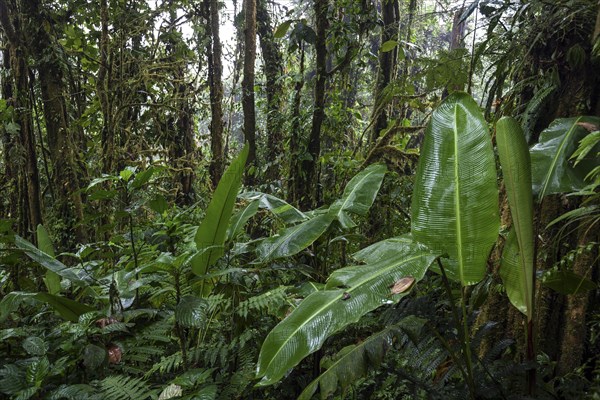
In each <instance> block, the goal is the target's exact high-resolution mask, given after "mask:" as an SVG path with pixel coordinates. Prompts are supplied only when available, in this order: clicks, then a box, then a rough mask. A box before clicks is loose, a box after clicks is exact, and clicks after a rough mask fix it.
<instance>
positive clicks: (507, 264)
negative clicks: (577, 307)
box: [496, 117, 534, 320]
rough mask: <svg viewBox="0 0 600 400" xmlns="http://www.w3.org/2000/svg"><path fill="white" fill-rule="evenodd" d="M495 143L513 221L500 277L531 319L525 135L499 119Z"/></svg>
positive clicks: (531, 266)
mask: <svg viewBox="0 0 600 400" xmlns="http://www.w3.org/2000/svg"><path fill="white" fill-rule="evenodd" d="M496 144H497V147H498V156H499V158H500V165H501V166H502V175H503V177H504V185H505V187H506V194H507V196H508V204H509V206H510V214H511V217H512V221H513V231H511V233H509V237H508V240H507V243H506V245H505V247H504V253H503V255H502V265H501V267H500V276H501V277H502V281H503V282H504V286H505V287H506V293H507V294H508V298H509V299H510V302H511V303H512V304H513V305H514V306H515V307H516V308H517V309H519V311H521V312H522V313H523V314H525V315H526V316H527V319H528V320H531V318H533V269H534V261H533V257H534V248H533V246H534V242H533V193H532V189H531V159H530V157H529V149H528V147H527V142H526V141H525V134H524V133H523V130H522V129H521V126H520V125H519V124H518V123H517V121H516V120H515V119H513V118H509V117H504V118H501V119H500V120H499V121H498V123H497V124H496ZM515 239H516V240H515Z"/></svg>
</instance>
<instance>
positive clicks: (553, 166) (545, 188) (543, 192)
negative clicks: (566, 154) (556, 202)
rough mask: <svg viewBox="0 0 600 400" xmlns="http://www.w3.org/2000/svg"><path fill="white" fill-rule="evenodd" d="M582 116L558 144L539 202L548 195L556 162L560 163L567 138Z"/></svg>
mask: <svg viewBox="0 0 600 400" xmlns="http://www.w3.org/2000/svg"><path fill="white" fill-rule="evenodd" d="M581 118H582V117H578V118H577V119H576V120H575V122H573V124H572V125H571V127H570V128H569V131H568V132H567V134H566V135H565V136H563V138H562V140H561V141H560V145H559V146H558V149H557V150H556V154H555V155H554V157H553V159H552V162H551V163H550V168H549V169H548V173H547V174H546V179H544V184H543V185H542V190H540V194H539V196H538V203H541V202H542V200H543V199H544V197H545V196H546V190H547V189H548V184H549V182H550V178H551V177H552V175H554V170H555V169H556V164H557V163H558V156H559V155H560V154H562V153H563V149H564V147H565V146H566V143H567V139H569V138H570V137H571V135H572V134H573V131H574V130H575V127H576V126H577V124H578V123H579V121H580V120H581Z"/></svg>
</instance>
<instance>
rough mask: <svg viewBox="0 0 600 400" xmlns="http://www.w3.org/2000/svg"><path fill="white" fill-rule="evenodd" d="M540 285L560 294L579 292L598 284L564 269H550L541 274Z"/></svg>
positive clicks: (588, 289)
mask: <svg viewBox="0 0 600 400" xmlns="http://www.w3.org/2000/svg"><path fill="white" fill-rule="evenodd" d="M542 285H544V286H546V287H549V288H550V289H552V290H554V291H556V292H558V293H562V294H567V295H569V294H579V293H585V292H588V291H590V290H595V289H596V288H597V287H598V286H597V285H596V284H595V283H594V282H593V281H591V280H589V279H588V278H586V277H584V276H581V275H578V274H576V273H575V272H573V271H570V270H565V269H550V270H548V271H544V273H543V274H542Z"/></svg>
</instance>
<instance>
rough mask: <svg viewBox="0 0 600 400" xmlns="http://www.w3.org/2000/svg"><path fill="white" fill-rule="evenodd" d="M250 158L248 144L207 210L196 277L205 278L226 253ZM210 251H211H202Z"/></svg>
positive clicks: (198, 236) (194, 260)
mask: <svg viewBox="0 0 600 400" xmlns="http://www.w3.org/2000/svg"><path fill="white" fill-rule="evenodd" d="M247 157H248V145H247V144H246V145H245V146H244V148H243V149H242V151H241V153H240V154H239V155H238V157H237V158H236V159H235V160H233V162H232V163H231V164H230V165H229V167H227V169H226V170H225V172H224V173H223V177H222V178H221V180H220V181H219V184H218V185H217V189H216V190H215V193H214V194H213V197H212V199H211V201H210V203H209V205H208V208H207V209H206V216H205V217H204V219H203V220H202V223H201V224H200V226H199V227H198V231H197V233H196V237H195V238H194V239H195V242H196V248H197V249H198V251H199V253H198V255H197V256H196V257H194V258H192V262H191V264H192V271H193V272H194V273H195V274H196V275H204V274H206V272H207V270H208V267H210V266H211V265H213V264H214V263H215V262H216V261H217V260H218V259H219V258H220V257H221V256H222V255H223V253H224V247H223V245H224V243H225V237H226V234H227V227H228V225H229V219H230V218H231V213H232V211H233V206H234V205H235V199H236V197H237V194H238V191H239V190H240V186H241V185H242V176H243V174H244V166H245V165H246V158H247ZM207 248H210V250H209V251H202V250H203V249H207Z"/></svg>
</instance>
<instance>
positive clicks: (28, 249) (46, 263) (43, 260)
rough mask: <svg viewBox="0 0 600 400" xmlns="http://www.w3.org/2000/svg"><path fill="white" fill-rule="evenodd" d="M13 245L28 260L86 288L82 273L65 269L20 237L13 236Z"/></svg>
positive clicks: (84, 277) (63, 265) (84, 275)
mask: <svg viewBox="0 0 600 400" xmlns="http://www.w3.org/2000/svg"><path fill="white" fill-rule="evenodd" d="M15 245H16V246H17V247H18V248H19V249H21V250H23V251H24V252H25V254H27V255H28V256H29V258H31V259H32V260H33V261H36V262H37V263H39V264H40V265H41V266H42V267H44V268H47V269H49V270H50V271H52V272H55V273H56V274H58V275H60V276H62V277H63V278H67V279H69V280H70V281H71V282H73V283H75V284H77V285H79V286H83V287H87V283H86V282H85V279H86V278H87V276H86V274H85V273H84V272H83V271H81V270H76V269H74V268H69V267H67V266H66V265H65V264H63V263H61V262H60V261H58V260H57V259H55V258H54V257H52V256H50V255H49V254H47V253H45V252H43V251H41V250H40V249H38V248H37V247H35V246H34V245H33V244H32V243H30V242H28V241H27V240H25V239H23V238H22V237H20V236H15Z"/></svg>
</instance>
